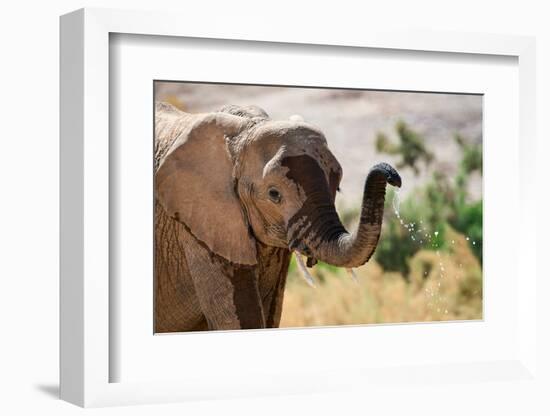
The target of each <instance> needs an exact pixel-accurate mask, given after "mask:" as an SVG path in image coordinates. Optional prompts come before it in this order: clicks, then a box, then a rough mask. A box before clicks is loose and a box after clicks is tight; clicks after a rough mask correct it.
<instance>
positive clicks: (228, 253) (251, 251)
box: [154, 102, 401, 333]
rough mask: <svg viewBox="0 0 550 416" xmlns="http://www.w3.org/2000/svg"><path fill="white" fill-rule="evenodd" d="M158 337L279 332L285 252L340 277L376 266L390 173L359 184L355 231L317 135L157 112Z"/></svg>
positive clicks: (260, 116) (239, 113)
mask: <svg viewBox="0 0 550 416" xmlns="http://www.w3.org/2000/svg"><path fill="white" fill-rule="evenodd" d="M154 152H155V156H154V159H155V167H154V169H155V171H154V187H155V198H154V203H155V207H154V209H155V214H154V215H155V219H154V221H155V230H154V234H155V251H154V256H155V257H154V259H155V260H154V268H155V270H154V272H155V279H154V282H155V283H154V305H155V306H154V331H155V332H156V333H163V332H184V331H202V330H233V329H257V328H277V327H279V324H280V319H281V310H282V304H283V295H284V289H285V284H286V278H287V272H288V267H289V262H290V258H291V255H292V253H293V252H296V253H298V254H299V256H301V255H303V256H305V257H306V258H307V264H308V266H309V267H312V266H314V265H315V263H316V262H317V261H318V260H319V261H323V262H326V263H329V264H332V265H335V266H341V267H346V268H352V267H359V266H361V265H363V264H365V263H366V262H367V261H368V260H369V259H370V257H371V256H372V254H373V252H374V250H375V248H376V245H377V243H378V239H379V236H380V231H381V226H382V219H383V212H384V199H385V192H386V184H390V185H393V186H396V187H400V186H401V178H400V176H399V174H398V173H397V171H396V170H395V169H394V168H393V167H391V166H390V165H389V164H387V163H379V164H377V165H375V166H374V167H372V168H371V169H370V171H369V173H368V175H367V178H366V181H365V186H364V191H363V199H362V206H361V215H360V220H359V224H358V226H357V229H356V230H355V231H354V232H348V231H347V230H346V229H345V227H344V226H343V225H342V223H341V221H340V219H339V216H338V214H337V212H336V208H335V197H336V193H337V190H338V189H339V185H340V181H341V178H342V168H341V166H340V164H339V162H338V161H337V160H336V158H335V156H334V155H333V154H332V153H331V151H330V150H329V148H328V144H327V140H326V138H325V136H324V135H323V133H322V132H321V130H320V129H319V128H317V127H315V126H313V125H311V124H308V123H306V122H304V121H303V120H302V119H301V118H300V117H291V118H290V119H289V120H283V121H276V120H272V119H271V118H270V117H269V116H268V114H267V113H266V112H265V111H264V110H263V109H261V108H259V107H257V106H236V105H226V106H224V107H222V108H221V109H220V110H219V111H215V112H210V113H200V114H198V113H197V114H191V113H187V112H184V111H182V110H180V109H178V108H176V107H174V106H172V105H170V104H167V103H163V102H158V103H156V105H155V150H154Z"/></svg>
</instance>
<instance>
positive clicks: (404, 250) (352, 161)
mask: <svg viewBox="0 0 550 416" xmlns="http://www.w3.org/2000/svg"><path fill="white" fill-rule="evenodd" d="M155 98H156V99H157V100H161V101H168V102H170V103H171V104H173V105H175V106H176V107H178V108H181V109H182V110H184V111H188V112H191V113H195V112H207V111H214V110H216V109H218V108H221V107H222V106H223V105H226V104H236V105H249V104H255V105H258V106H260V107H262V108H264V109H265V110H266V111H267V112H268V114H269V115H270V116H271V117H272V118H273V119H275V120H280V119H286V118H288V117H290V116H291V115H293V114H296V113H298V114H300V115H301V116H302V117H303V118H304V119H305V120H306V121H307V122H310V123H312V124H313V125H316V126H318V127H319V128H320V129H321V130H322V131H323V132H324V134H325V136H326V137H327V141H328V145H329V148H330V149H331V151H332V152H333V153H334V155H335V156H336V158H337V159H338V161H339V162H340V164H341V165H342V168H343V171H344V177H343V180H342V184H341V189H342V191H341V192H340V193H339V194H338V196H337V198H336V202H337V210H338V213H339V215H340V217H341V218H342V221H343V222H344V223H345V224H346V226H347V227H348V229H354V228H355V226H356V224H357V222H358V216H359V205H360V201H361V196H362V190H363V183H364V180H365V175H366V173H367V171H368V169H369V168H370V167H371V166H373V165H374V164H375V163H379V162H388V163H391V164H393V165H394V166H395V167H397V168H398V170H399V173H400V175H401V177H402V179H403V187H402V189H401V190H400V191H399V193H398V194H397V193H396V191H395V188H392V187H388V190H387V197H386V210H385V219H384V222H383V225H382V235H381V238H380V241H379V244H378V247H377V249H376V252H375V255H374V256H373V258H371V260H370V261H369V262H368V263H367V264H366V265H364V266H363V267H360V268H358V269H356V275H357V282H355V281H354V280H353V279H352V278H351V277H350V276H349V275H348V273H347V272H346V271H345V270H344V269H341V268H337V267H333V266H330V265H327V264H323V263H319V264H317V265H316V266H315V267H313V268H311V269H309V271H310V273H311V274H312V275H313V276H314V278H315V281H316V287H315V288H312V287H310V286H309V285H308V284H307V283H306V282H305V280H304V279H303V278H302V276H301V274H300V271H299V269H298V268H297V265H296V260H295V258H293V259H292V262H291V265H290V270H289V276H288V283H287V286H286V290H285V299H284V305H283V315H282V320H281V326H285V327H296V326H298V327H302V326H318V325H345V324H369V323H392V322H423V321H438V320H467V319H481V318H482V299H483V293H482V259H483V257H482V256H483V253H482V247H483V234H482V218H483V216H482V214H483V213H482V209H483V204H482V186H481V183H482V181H481V174H482V138H481V127H482V99H481V96H478V95H467V94H441V93H421V92H396V91H367V90H364V91H359V90H337V89H323V88H292V87H272V86H269V87H266V86H258V85H246V86H245V85H229V84H225V85H223V84H193V83H180V82H156V83H155ZM396 209H397V213H396Z"/></svg>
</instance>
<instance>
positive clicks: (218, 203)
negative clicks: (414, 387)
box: [153, 81, 483, 333]
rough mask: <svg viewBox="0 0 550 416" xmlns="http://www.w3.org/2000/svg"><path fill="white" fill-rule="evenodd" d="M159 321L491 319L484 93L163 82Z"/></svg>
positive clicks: (238, 325) (215, 324)
mask: <svg viewBox="0 0 550 416" xmlns="http://www.w3.org/2000/svg"><path fill="white" fill-rule="evenodd" d="M154 93H155V94H154V96H155V103H154V106H155V129H154V130H155V131H154V149H155V151H154V173H153V174H154V193H155V207H154V215H155V219H154V227H155V229H154V236H155V240H154V244H155V247H154V256H155V273H154V285H155V292H154V293H155V299H154V322H155V332H157V333H171V332H188V331H207V330H237V329H261V328H283V327H287V328H288V327H318V326H337V325H366V324H389V323H402V322H430V321H456V320H475V319H482V318H483V316H482V311H483V291H482V287H483V284H482V283H483V280H482V264H483V251H482V247H483V233H482V229H483V194H482V169H483V165H482V156H483V155H482V104H483V97H482V95H477V94H453V93H430V92H401V91H378V90H358V89H336V88H321V87H316V88H310V87H307V88H306V87H294V86H260V85H237V84H216V83H192V82H174V81H155V82H154Z"/></svg>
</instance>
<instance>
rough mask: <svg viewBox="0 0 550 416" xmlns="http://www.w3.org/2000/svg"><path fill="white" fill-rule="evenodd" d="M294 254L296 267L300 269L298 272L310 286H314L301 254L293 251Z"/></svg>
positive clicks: (313, 280)
mask: <svg viewBox="0 0 550 416" xmlns="http://www.w3.org/2000/svg"><path fill="white" fill-rule="evenodd" d="M294 255H295V256H296V262H297V263H298V269H300V272H301V274H302V277H303V278H304V280H305V281H306V283H307V284H308V285H310V286H311V287H313V288H314V287H315V279H314V278H313V276H312V275H311V274H310V273H309V271H308V269H307V267H306V265H305V264H304V259H303V258H302V255H301V254H300V253H294Z"/></svg>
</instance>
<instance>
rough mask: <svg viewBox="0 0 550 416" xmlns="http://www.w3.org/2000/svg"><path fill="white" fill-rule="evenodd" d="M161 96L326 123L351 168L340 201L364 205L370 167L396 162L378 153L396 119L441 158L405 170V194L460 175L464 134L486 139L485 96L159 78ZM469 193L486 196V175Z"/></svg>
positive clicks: (188, 104) (202, 107) (192, 105)
mask: <svg viewBox="0 0 550 416" xmlns="http://www.w3.org/2000/svg"><path fill="white" fill-rule="evenodd" d="M156 99H157V101H158V100H161V101H162V100H167V99H172V100H173V99H175V100H177V101H178V102H179V103H181V104H182V106H183V107H184V109H185V110H186V111H188V112H192V113H195V112H208V111H215V110H217V109H219V108H220V107H221V106H223V105H225V104H237V105H250V104H254V105H258V106H260V107H262V108H263V109H264V110H265V111H266V112H267V113H268V114H269V115H270V116H271V118H272V119H287V118H289V117H290V116H292V115H294V114H298V115H301V116H302V117H303V118H304V119H305V120H306V121H307V122H309V123H311V124H314V125H316V126H318V127H320V128H321V130H322V131H323V132H324V133H325V136H326V137H327V140H328V144H329V147H330V149H331V150H332V152H333V153H334V155H335V156H336V158H337V159H338V160H339V161H340V164H341V165H342V168H343V171H344V177H343V181H342V186H341V190H342V192H341V193H340V195H339V196H338V199H339V205H343V206H348V205H351V204H357V203H359V200H360V198H361V195H362V187H363V181H364V179H365V176H366V174H367V172H368V170H369V168H370V167H371V166H372V165H374V164H375V163H378V162H382V161H385V162H389V163H391V164H394V165H395V164H396V162H397V159H396V158H394V157H393V156H389V155H386V154H379V153H377V152H376V150H375V139H376V135H377V133H378V132H383V133H385V134H386V135H387V136H388V137H389V138H390V139H391V140H394V141H396V140H397V134H396V132H395V125H396V122H397V121H399V120H403V121H405V122H406V123H407V124H408V125H409V126H410V127H411V128H412V129H414V130H415V131H417V132H418V133H420V134H421V135H422V136H423V137H424V138H425V141H426V144H427V147H428V149H429V150H430V151H431V152H433V153H434V155H435V163H433V164H432V165H431V166H430V167H429V168H428V169H422V172H421V173H420V175H418V176H415V174H414V172H413V171H412V170H410V169H406V168H405V169H402V170H400V174H401V176H402V179H403V189H402V194H407V193H409V192H411V191H413V190H414V188H415V187H417V186H419V185H422V183H424V182H425V181H426V180H427V179H428V178H429V177H430V176H431V173H432V171H433V170H434V169H436V168H437V169H439V170H442V171H443V172H445V173H446V174H448V175H454V173H455V172H456V170H457V168H458V162H459V160H460V151H459V148H458V146H457V145H456V144H455V142H454V140H453V135H454V134H455V133H459V134H461V135H462V136H464V138H465V139H466V140H468V141H476V142H481V140H482V101H483V99H482V97H481V96H476V95H459V94H440V93H439V94H434V93H416V92H414V93H406V92H393V91H355V90H336V89H315V88H281V87H258V86H238V85H213V84H186V83H166V82H164V83H157V84H156ZM470 194H471V196H472V197H474V198H476V199H477V198H479V197H480V196H481V178H480V177H477V178H474V180H472V181H471V183H470Z"/></svg>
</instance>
